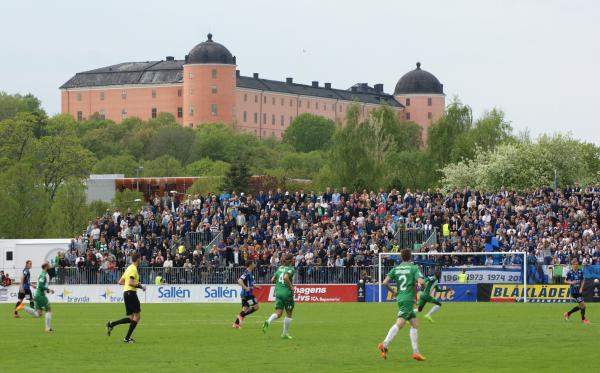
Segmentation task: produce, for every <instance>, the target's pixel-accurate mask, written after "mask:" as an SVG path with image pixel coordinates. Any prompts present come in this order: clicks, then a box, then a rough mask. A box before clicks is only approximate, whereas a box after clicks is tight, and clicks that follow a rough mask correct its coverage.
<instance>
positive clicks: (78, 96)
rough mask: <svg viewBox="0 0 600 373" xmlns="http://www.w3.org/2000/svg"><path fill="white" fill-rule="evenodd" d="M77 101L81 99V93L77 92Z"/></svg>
mask: <svg viewBox="0 0 600 373" xmlns="http://www.w3.org/2000/svg"><path fill="white" fill-rule="evenodd" d="M77 101H81V93H78V94H77Z"/></svg>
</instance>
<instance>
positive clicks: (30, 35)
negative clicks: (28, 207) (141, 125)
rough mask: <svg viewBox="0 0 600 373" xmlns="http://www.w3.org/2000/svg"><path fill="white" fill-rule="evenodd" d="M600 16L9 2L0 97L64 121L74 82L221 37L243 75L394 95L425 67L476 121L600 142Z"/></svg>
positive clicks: (121, 0) (565, 9) (479, 4)
mask: <svg viewBox="0 0 600 373" xmlns="http://www.w3.org/2000/svg"><path fill="white" fill-rule="evenodd" d="M598 20H600V2H598V1H594V0H589V1H580V0H569V1H567V0H565V1H525V0H521V1H518V0H515V1H485V0H472V1H467V0H462V1H457V0H452V1H447V0H446V1H444V0H440V1H368V2H367V1H349V0H345V1H323V0H321V1H295V2H291V1H281V0H279V1H266V0H264V1H174V0H170V1H164V0H163V1H149V0H145V1H125V0H118V1H117V0H102V1H81V0H79V1H59V0H57V1H42V0H39V1H31V0H29V1H28V0H4V1H2V6H1V11H0V41H1V44H0V45H1V46H2V53H1V54H0V55H1V56H2V57H1V60H0V61H1V62H0V64H1V65H0V66H2V68H1V69H0V90H4V91H7V92H9V93H17V92H20V93H27V92H31V93H33V94H35V95H36V96H38V97H39V98H40V99H41V100H42V101H43V105H44V108H45V109H46V110H47V111H48V113H49V114H55V113H57V112H59V110H60V100H59V91H58V87H59V86H60V85H61V84H62V83H64V82H65V81H66V80H67V79H69V78H70V77H71V76H72V75H74V74H75V73H76V72H79V71H85V70H90V69H93V68H98V67H102V66H107V65H111V64H115V63H119V62H126V61H146V60H158V59H163V58H164V57H165V56H167V55H173V56H175V57H176V58H177V59H182V58H183V56H184V55H185V54H187V52H188V51H189V50H190V49H191V48H192V47H193V46H194V45H195V44H197V43H199V42H201V41H204V40H205V39H206V34H207V33H208V32H209V31H210V32H212V33H213V34H214V40H215V41H218V42H220V43H222V44H224V45H225V46H227V47H228V48H229V50H230V51H231V52H232V53H233V54H234V55H235V56H237V62H238V68H239V69H240V70H241V71H242V74H246V75H250V74H251V73H253V72H259V73H260V74H261V76H262V77H265V78H271V79H285V77H287V76H292V77H294V80H295V81H297V82H304V83H308V82H310V81H312V80H318V81H320V82H325V81H327V82H331V83H332V84H333V86H334V87H339V88H347V87H349V86H351V85H352V84H354V83H356V82H368V83H370V84H374V83H384V88H385V90H386V92H392V91H393V87H394V85H395V84H396V81H397V80H398V79H399V78H400V77H401V76H402V74H404V73H406V72H407V71H409V70H411V69H413V68H414V65H415V62H416V61H421V62H422V64H423V66H422V67H423V68H424V69H425V70H428V71H430V72H432V73H433V74H435V75H436V76H437V77H438V78H439V79H440V81H441V82H442V83H443V84H444V89H445V92H446V94H447V96H448V98H449V99H450V98H451V97H452V96H454V95H458V96H459V98H460V99H461V101H463V102H464V103H467V104H469V105H470V106H471V107H472V108H473V110H474V113H475V115H476V116H478V115H479V114H480V113H481V112H483V111H484V110H486V109H490V108H492V107H494V106H496V107H499V108H501V109H503V110H504V111H505V112H506V115H507V118H508V119H509V120H511V121H512V123H513V127H514V128H515V129H516V131H520V130H522V129H525V128H529V130H530V132H531V134H532V135H537V134H539V133H543V132H549V133H552V132H559V131H560V132H567V131H570V132H571V133H572V134H573V135H574V136H575V137H577V138H580V139H583V140H587V141H592V142H595V143H596V144H600V126H599V125H598V117H599V115H598V111H597V107H598V105H599V103H598V101H599V100H598V99H599V98H600V97H599V96H600V95H599V94H598V91H599V88H600V69H599V67H600V22H599V21H598Z"/></svg>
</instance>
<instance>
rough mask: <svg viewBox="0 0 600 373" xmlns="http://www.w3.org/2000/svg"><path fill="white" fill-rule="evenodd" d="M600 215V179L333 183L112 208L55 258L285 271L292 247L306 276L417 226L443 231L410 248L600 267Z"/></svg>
mask: <svg viewBox="0 0 600 373" xmlns="http://www.w3.org/2000/svg"><path fill="white" fill-rule="evenodd" d="M182 197H183V198H182ZM599 213H600V187H592V186H590V187H585V188H582V187H580V186H579V185H575V186H573V187H568V188H565V189H563V190H558V191H554V190H552V189H550V188H543V189H540V190H537V191H535V192H531V193H516V192H513V191H508V190H504V189H502V190H500V191H498V192H495V193H483V192H479V191H474V190H470V189H468V188H467V189H465V190H464V191H461V192H454V193H442V192H441V191H439V190H438V191H431V190H429V191H414V192H413V191H411V190H406V191H404V192H403V193H400V192H399V191H396V190H392V191H391V192H385V191H383V190H380V191H379V192H374V191H371V192H368V191H366V190H363V191H362V192H352V193H350V192H348V191H347V190H346V188H342V189H341V190H337V189H333V190H331V189H329V188H328V189H327V190H326V191H325V192H324V193H318V194H315V193H313V192H308V193H305V192H304V191H297V192H287V191H286V192H283V191H281V190H276V191H268V192H266V193H263V192H259V193H258V195H256V196H251V195H246V194H244V193H239V194H238V193H236V192H231V193H229V192H228V191H224V192H222V193H221V194H220V195H217V194H210V193H209V194H208V195H204V196H201V195H196V196H189V197H188V196H185V195H165V196H163V197H155V198H154V199H153V200H152V201H150V202H148V203H147V204H146V205H145V206H144V207H143V208H141V209H140V210H139V211H131V210H128V211H118V210H115V211H107V212H106V214H105V215H104V216H102V217H97V218H96V219H95V220H94V221H90V222H89V224H88V226H87V228H86V229H85V232H84V234H83V235H82V236H80V237H77V238H75V239H73V240H72V242H71V245H70V246H71V247H70V250H68V251H67V252H65V253H61V254H60V255H59V257H58V258H57V260H56V265H57V267H59V268H65V267H77V268H87V269H99V270H100V271H99V272H104V273H111V272H113V271H116V270H118V269H119V268H123V267H124V266H126V265H127V264H128V263H129V257H130V255H131V254H132V253H133V252H138V253H139V254H140V255H141V257H142V265H141V267H142V268H144V267H150V268H155V269H163V270H165V269H167V272H168V270H169V269H170V268H183V269H186V270H189V271H194V270H198V271H200V272H205V273H210V271H213V270H215V269H216V268H224V267H225V268H227V267H229V268H231V267H241V266H243V265H244V263H245V262H247V261H249V260H251V261H254V262H256V263H257V265H258V267H259V268H269V267H276V266H277V265H278V262H279V259H280V257H281V255H282V254H283V253H292V254H293V255H294V257H295V266H296V267H297V268H299V269H301V270H302V271H304V272H306V271H312V270H313V268H321V267H336V268H338V269H340V271H341V272H340V273H342V271H343V269H344V268H356V267H368V266H373V265H377V264H378V263H377V261H378V255H377V253H378V252H382V251H396V250H398V249H399V248H400V247H399V243H398V242H396V240H395V234H396V233H397V232H403V231H411V230H412V229H418V230H420V231H422V232H426V233H429V232H431V233H434V232H438V233H439V237H438V239H437V240H436V241H435V243H432V244H427V245H423V246H415V247H412V248H413V249H415V248H416V249H417V250H419V251H422V252H448V253H452V252H457V251H459V252H479V251H504V252H522V251H525V252H528V253H529V256H528V258H527V264H528V265H530V266H536V265H537V266H541V265H551V264H563V265H566V264H568V263H569V261H570V260H571V259H572V258H577V259H578V260H579V262H580V263H582V264H583V265H588V264H600V229H599V228H598V224H599V220H600V215H599ZM188 232H196V233H195V234H196V235H200V236H206V239H205V240H202V242H204V243H206V242H209V241H210V239H211V238H212V237H214V236H215V234H216V233H217V232H222V236H220V235H219V236H217V237H219V238H221V237H222V239H218V240H215V241H216V242H213V243H212V245H211V246H209V247H207V248H204V247H202V244H200V243H198V244H197V245H196V246H195V247H187V246H186V245H185V240H184V237H185V236H186V234H187V233H188ZM426 236H427V235H426ZM396 237H397V236H396ZM440 260H441V261H444V262H445V264H447V265H462V264H477V263H474V262H473V260H485V259H481V258H470V257H457V256H455V257H452V256H450V255H449V256H447V257H442V258H441V259H440ZM392 261H393V258H391V259H390V262H389V263H386V264H391V263H392ZM265 271H266V270H265ZM265 273H267V272H265ZM111 280H112V278H111ZM199 281H202V280H199Z"/></svg>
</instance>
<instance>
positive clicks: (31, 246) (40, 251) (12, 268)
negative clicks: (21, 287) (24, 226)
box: [0, 238, 71, 281]
mask: <svg viewBox="0 0 600 373" xmlns="http://www.w3.org/2000/svg"><path fill="white" fill-rule="evenodd" d="M70 242H71V240H70V239H68V238H58V239H22V240H0V269H1V270H3V271H4V272H5V273H8V275H9V276H10V278H11V279H13V281H18V280H19V278H20V275H21V270H22V269H23V267H24V266H25V261H27V260H31V261H32V268H31V279H32V281H35V279H36V278H37V276H38V275H39V273H40V272H41V270H42V269H41V265H42V263H43V262H44V261H46V260H47V261H49V262H52V261H54V258H55V257H56V255H57V254H58V253H59V252H61V251H62V252H64V251H67V250H68V249H69V243H70Z"/></svg>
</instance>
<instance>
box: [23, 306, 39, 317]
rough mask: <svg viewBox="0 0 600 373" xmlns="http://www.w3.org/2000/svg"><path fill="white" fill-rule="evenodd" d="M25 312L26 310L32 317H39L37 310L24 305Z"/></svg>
mask: <svg viewBox="0 0 600 373" xmlns="http://www.w3.org/2000/svg"><path fill="white" fill-rule="evenodd" d="M25 312H27V313H28V314H30V315H31V316H33V317H40V314H39V313H38V311H36V310H34V309H33V308H31V307H25Z"/></svg>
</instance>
